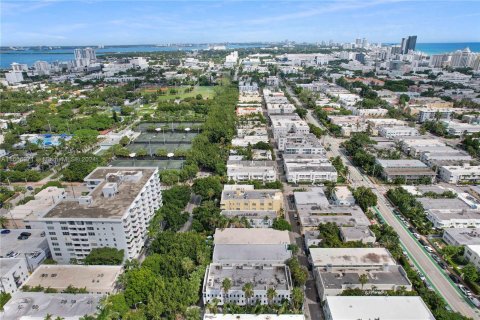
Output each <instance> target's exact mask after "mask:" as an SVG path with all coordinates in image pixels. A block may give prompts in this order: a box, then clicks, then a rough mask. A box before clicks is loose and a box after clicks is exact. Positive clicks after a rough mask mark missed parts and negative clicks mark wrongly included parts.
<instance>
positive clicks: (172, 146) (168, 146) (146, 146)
mask: <svg viewBox="0 0 480 320" xmlns="http://www.w3.org/2000/svg"><path fill="white" fill-rule="evenodd" d="M191 146H192V145H191V144H186V143H165V144H163V143H154V142H152V143H148V142H147V143H132V144H129V145H128V146H127V149H128V150H129V151H130V152H138V150H142V149H143V150H147V154H150V150H151V151H152V154H155V151H156V150H158V149H163V150H166V151H167V152H173V153H175V150H189V149H190V148H191Z"/></svg>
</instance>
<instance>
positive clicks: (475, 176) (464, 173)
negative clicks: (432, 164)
mask: <svg viewBox="0 0 480 320" xmlns="http://www.w3.org/2000/svg"><path fill="white" fill-rule="evenodd" d="M438 175H439V177H440V179H441V180H443V181H445V182H448V183H459V182H460V183H461V182H480V166H470V165H468V164H466V165H463V166H443V167H440V169H439V170H438Z"/></svg>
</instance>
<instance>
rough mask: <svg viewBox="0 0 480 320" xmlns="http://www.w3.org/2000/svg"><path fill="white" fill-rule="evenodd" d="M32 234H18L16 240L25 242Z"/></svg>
mask: <svg viewBox="0 0 480 320" xmlns="http://www.w3.org/2000/svg"><path fill="white" fill-rule="evenodd" d="M31 235H32V234H31V233H30V232H22V233H20V235H19V236H18V238H17V239H18V240H27V239H28V238H30V236H31Z"/></svg>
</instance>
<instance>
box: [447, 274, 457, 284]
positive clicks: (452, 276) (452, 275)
mask: <svg viewBox="0 0 480 320" xmlns="http://www.w3.org/2000/svg"><path fill="white" fill-rule="evenodd" d="M448 276H449V277H450V279H452V281H453V282H454V283H460V278H459V277H458V276H456V275H454V274H453V273H451V274H449V275H448Z"/></svg>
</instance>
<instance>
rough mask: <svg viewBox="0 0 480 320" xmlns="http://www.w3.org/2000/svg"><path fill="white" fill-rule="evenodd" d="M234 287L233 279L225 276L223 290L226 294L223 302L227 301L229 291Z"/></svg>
mask: <svg viewBox="0 0 480 320" xmlns="http://www.w3.org/2000/svg"><path fill="white" fill-rule="evenodd" d="M231 288H232V280H230V278H225V279H223V281H222V290H223V292H224V294H225V296H224V298H223V304H225V303H226V302H227V296H228V291H229V290H230V289H231Z"/></svg>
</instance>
